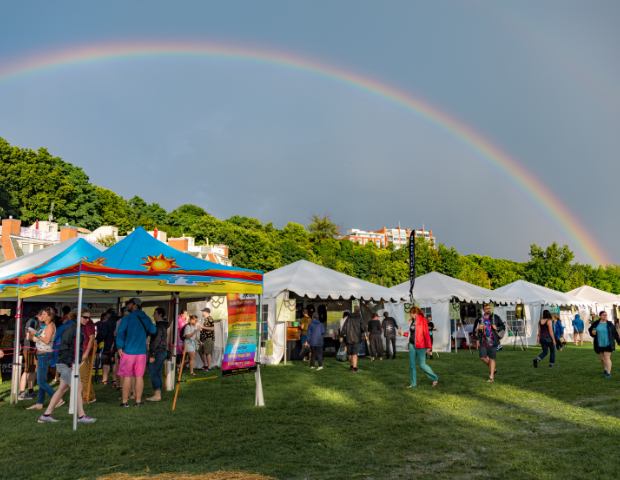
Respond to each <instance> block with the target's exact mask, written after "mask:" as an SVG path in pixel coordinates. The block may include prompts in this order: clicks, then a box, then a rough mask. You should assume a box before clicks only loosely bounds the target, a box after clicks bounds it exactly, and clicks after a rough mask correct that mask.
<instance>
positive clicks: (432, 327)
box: [426, 315, 439, 360]
mask: <svg viewBox="0 0 620 480" xmlns="http://www.w3.org/2000/svg"><path fill="white" fill-rule="evenodd" d="M426 322H427V323H428V334H429V335H430V336H431V353H430V354H429V356H428V358H429V360H432V359H433V344H434V343H435V341H434V340H435V336H434V335H433V332H438V331H439V330H437V329H436V328H435V324H434V323H433V319H432V318H431V316H430V315H429V316H428V317H427V318H426ZM437 355H439V354H437Z"/></svg>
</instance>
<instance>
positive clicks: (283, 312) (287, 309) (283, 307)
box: [276, 298, 297, 322]
mask: <svg viewBox="0 0 620 480" xmlns="http://www.w3.org/2000/svg"><path fill="white" fill-rule="evenodd" d="M276 308H277V311H278V315H277V317H276V322H294V321H295V311H296V309H297V300H295V299H294V298H292V299H290V300H285V299H282V298H278V299H277V300H276Z"/></svg>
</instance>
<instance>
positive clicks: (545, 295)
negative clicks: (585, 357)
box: [495, 280, 594, 345]
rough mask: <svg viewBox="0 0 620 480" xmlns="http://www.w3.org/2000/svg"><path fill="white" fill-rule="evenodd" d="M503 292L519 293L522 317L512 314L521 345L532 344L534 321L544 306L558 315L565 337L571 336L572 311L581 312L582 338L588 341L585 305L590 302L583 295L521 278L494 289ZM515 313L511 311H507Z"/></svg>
mask: <svg viewBox="0 0 620 480" xmlns="http://www.w3.org/2000/svg"><path fill="white" fill-rule="evenodd" d="M495 291H496V292H501V293H504V294H506V295H513V296H515V297H519V298H520V299H521V301H522V303H523V315H520V316H522V317H523V318H516V320H515V321H516V323H517V325H518V328H519V329H520V330H521V331H522V332H523V337H524V338H525V345H536V339H537V337H538V321H539V320H540V319H541V318H542V312H543V310H545V309H547V310H549V311H551V313H553V314H557V315H559V318H560V320H561V321H562V324H563V326H564V329H565V330H564V333H565V334H567V335H568V338H566V337H565V338H566V339H567V341H568V339H569V338H570V339H572V333H573V325H572V321H573V318H574V316H575V314H576V313H580V314H581V319H582V320H583V321H584V323H585V324H586V332H584V340H585V339H586V338H587V339H588V341H592V339H591V338H590V336H589V335H587V328H588V326H589V322H588V319H589V313H590V312H589V308H590V307H591V306H593V305H594V304H593V303H592V302H590V301H588V300H585V299H583V298H579V297H576V296H574V295H570V294H568V293H562V292H556V291H555V290H551V289H550V288H546V287H542V286H540V285H536V284H534V283H530V282H526V281H525V280H517V281H516V282H513V283H510V284H508V285H504V286H503V287H500V288H498V289H496V290H495ZM509 315H510V316H513V315H514V316H515V317H516V314H514V313H509Z"/></svg>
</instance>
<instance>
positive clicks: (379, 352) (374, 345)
mask: <svg viewBox="0 0 620 480" xmlns="http://www.w3.org/2000/svg"><path fill="white" fill-rule="evenodd" d="M382 331H383V326H382V325H381V322H380V321H379V315H377V314H376V313H373V314H372V320H371V321H370V322H368V336H369V338H370V340H369V341H368V346H369V348H370V360H371V361H373V362H374V361H375V357H379V360H383V340H381V332H382Z"/></svg>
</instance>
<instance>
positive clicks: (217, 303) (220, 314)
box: [211, 296, 228, 322]
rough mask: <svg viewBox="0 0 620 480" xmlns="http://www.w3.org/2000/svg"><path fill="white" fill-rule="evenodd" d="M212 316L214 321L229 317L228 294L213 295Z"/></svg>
mask: <svg viewBox="0 0 620 480" xmlns="http://www.w3.org/2000/svg"><path fill="white" fill-rule="evenodd" d="M211 318H212V319H213V321H214V322H219V321H220V320H226V319H227V318H228V304H227V302H226V296H217V297H211Z"/></svg>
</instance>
